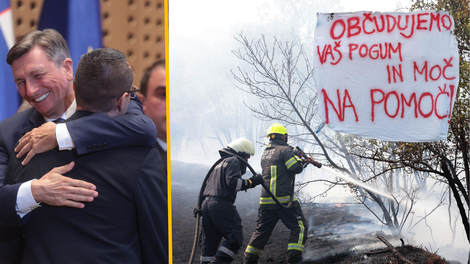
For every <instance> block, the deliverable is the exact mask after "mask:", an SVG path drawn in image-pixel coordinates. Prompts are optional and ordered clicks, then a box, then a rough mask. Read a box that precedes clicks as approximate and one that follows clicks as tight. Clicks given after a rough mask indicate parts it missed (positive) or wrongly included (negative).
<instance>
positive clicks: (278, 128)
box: [266, 123, 287, 138]
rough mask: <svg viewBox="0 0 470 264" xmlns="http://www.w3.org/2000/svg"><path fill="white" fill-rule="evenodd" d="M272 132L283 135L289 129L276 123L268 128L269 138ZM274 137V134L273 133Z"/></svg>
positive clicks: (267, 134) (267, 135)
mask: <svg viewBox="0 0 470 264" xmlns="http://www.w3.org/2000/svg"><path fill="white" fill-rule="evenodd" d="M272 134H281V135H287V129H286V128H285V127H284V126H283V125H281V124H278V123H274V124H273V125H272V126H270V127H269V128H268V132H267V133H266V137H267V138H268V137H269V136H270V135H272ZM272 137H273V138H274V135H272Z"/></svg>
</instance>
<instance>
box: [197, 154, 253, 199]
mask: <svg viewBox="0 0 470 264" xmlns="http://www.w3.org/2000/svg"><path fill="white" fill-rule="evenodd" d="M225 150H228V151H230V150H229V149H225ZM220 155H221V156H222V157H227V158H225V159H224V160H223V161H222V162H220V163H219V164H217V166H216V167H215V168H214V170H213V171H212V173H211V175H210V176H209V179H208V180H207V183H206V187H205V188H204V193H203V195H204V197H207V196H216V197H219V198H223V199H226V200H227V201H229V202H231V203H232V204H233V203H235V200H236V199H237V192H238V191H241V190H245V189H247V186H246V185H247V183H246V181H247V180H243V179H242V178H241V177H242V172H241V166H242V164H241V162H240V161H239V160H238V159H237V158H236V157H233V156H230V155H229V154H226V153H224V152H220Z"/></svg>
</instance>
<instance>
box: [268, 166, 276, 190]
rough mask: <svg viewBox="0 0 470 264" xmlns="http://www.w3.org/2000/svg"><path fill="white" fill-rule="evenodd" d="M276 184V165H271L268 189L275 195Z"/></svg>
mask: <svg viewBox="0 0 470 264" xmlns="http://www.w3.org/2000/svg"><path fill="white" fill-rule="evenodd" d="M276 185H277V166H276V165H274V166H271V181H270V183H269V190H270V191H271V192H272V193H273V194H274V196H276V189H277V188H276Z"/></svg>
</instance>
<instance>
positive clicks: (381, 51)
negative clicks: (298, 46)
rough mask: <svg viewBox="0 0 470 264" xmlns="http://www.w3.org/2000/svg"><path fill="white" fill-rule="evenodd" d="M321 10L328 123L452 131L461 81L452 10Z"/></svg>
mask: <svg viewBox="0 0 470 264" xmlns="http://www.w3.org/2000/svg"><path fill="white" fill-rule="evenodd" d="M317 17H318V22H317V27H316V30H315V46H314V53H315V56H314V67H315V79H316V86H317V90H318V102H319V107H320V114H321V117H322V119H323V121H324V122H325V123H326V124H327V125H328V126H330V127H331V128H332V129H334V130H336V131H340V132H344V133H348V134H354V135H358V136H362V137H369V138H375V139H380V140H388V141H405V142H424V141H435V140H441V139H446V138H447V130H448V127H449V122H450V116H451V114H452V107H453V104H454V101H455V93H456V90H457V86H458V82H459V56H458V50H457V42H456V39H455V35H454V34H453V31H454V20H453V18H452V17H451V16H450V14H449V13H448V12H442V11H440V12H435V11H416V12H411V13H378V12H375V13H372V12H354V13H320V14H317Z"/></svg>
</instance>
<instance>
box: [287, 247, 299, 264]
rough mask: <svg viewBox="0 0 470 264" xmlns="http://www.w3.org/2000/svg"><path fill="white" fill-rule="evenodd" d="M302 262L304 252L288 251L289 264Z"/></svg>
mask: <svg viewBox="0 0 470 264" xmlns="http://www.w3.org/2000/svg"><path fill="white" fill-rule="evenodd" d="M300 261H302V251H299V250H288V251H287V263H289V264H295V263H299V262H300Z"/></svg>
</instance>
